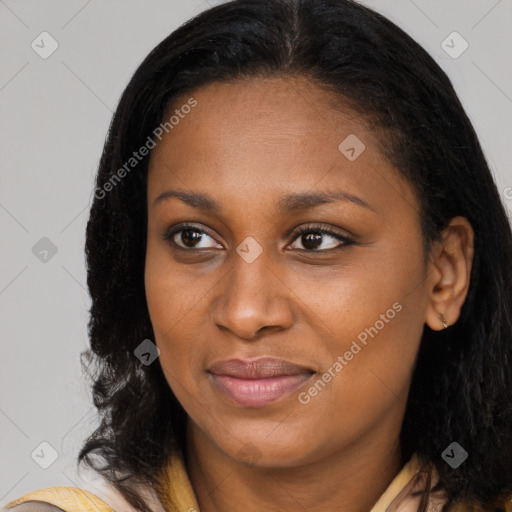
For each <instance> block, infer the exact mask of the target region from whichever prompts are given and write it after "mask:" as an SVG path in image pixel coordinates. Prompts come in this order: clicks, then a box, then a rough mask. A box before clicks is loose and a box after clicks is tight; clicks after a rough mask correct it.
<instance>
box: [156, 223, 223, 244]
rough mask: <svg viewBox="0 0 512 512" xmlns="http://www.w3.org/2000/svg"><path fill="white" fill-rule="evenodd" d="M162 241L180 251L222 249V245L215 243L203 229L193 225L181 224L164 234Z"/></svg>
mask: <svg viewBox="0 0 512 512" xmlns="http://www.w3.org/2000/svg"><path fill="white" fill-rule="evenodd" d="M178 235H179V236H178ZM208 239H210V241H209V240H208ZM164 240H165V241H166V242H167V243H169V244H174V245H176V246H178V247H179V248H181V249H216V248H220V249H222V245H220V244H218V243H217V242H215V240H214V239H213V237H212V236H211V235H209V234H208V233H207V232H206V231H205V230H204V229H199V228H197V227H195V226H194V225H193V224H182V225H181V226H178V227H175V228H174V229H171V230H169V232H167V233H165V235H164ZM212 242H213V243H212ZM201 244H203V245H201Z"/></svg>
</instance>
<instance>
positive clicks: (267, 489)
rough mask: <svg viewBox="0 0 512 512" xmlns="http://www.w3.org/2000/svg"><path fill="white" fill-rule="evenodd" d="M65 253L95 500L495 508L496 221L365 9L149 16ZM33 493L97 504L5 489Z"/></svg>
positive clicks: (499, 291)
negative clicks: (83, 275) (81, 258)
mask: <svg viewBox="0 0 512 512" xmlns="http://www.w3.org/2000/svg"><path fill="white" fill-rule="evenodd" d="M86 254H87V262H88V286H89V290H90V293H91V297H92V308H91V319H90V325H89V329H90V337H91V348H92V353H93V357H92V358H91V359H90V362H91V363H92V362H95V363H96V365H97V366H96V373H95V375H94V379H95V382H94V387H93V391H94V400H95V405H96V406H97V407H98V410H99V413H100V415H101V418H102V423H101V426H100V427H99V428H98V430H97V431H96V432H94V433H93V435H92V436H91V437H90V438H89V439H88V440H87V442H86V443H85V445H84V446H83V448H82V450H81V452H80V455H79V460H80V461H83V462H86V463H88V464H89V465H90V466H92V467H94V468H95V469H96V470H97V471H98V472H99V473H100V474H101V475H103V477H104V478H105V481H108V482H110V483H112V485H113V486H114V489H115V490H116V492H117V498H119V499H121V498H122V499H123V500H124V501H123V508H119V510H128V509H129V510H167V511H187V510H188V511H189V512H191V511H193V510H199V509H200V510H201V511H202V512H217V511H227V510H234V509H235V508H236V509H240V508H243V510H245V511H249V512H253V511H261V510H275V511H282V512H285V511H296V510H308V511H317V510H345V511H350V512H356V511H358V512H359V511H361V512H362V511H370V510H371V511H373V512H384V511H388V512H391V511H398V510H401V511H403V512H406V511H407V512H412V511H432V510H445V511H448V510H449V511H469V510H485V511H496V512H497V511H499V510H507V511H510V510H512V441H511V439H512V436H511V433H512V393H511V390H512V366H511V358H512V343H511V338H512V336H511V334H512V317H511V311H512V292H511V290H512V271H511V261H512V236H511V230H510V225H509V224H508V220H507V216H506V214H505V210H504V207H503V205H502V204H501V202H500V197H499V194H498V192H497V189H496V186H495V183H494V181H493V179H492V176H491V173H490V171H489V168H488V165H487V163H486V161H485V157H484V155H483V152H482V149H481V147H480V144H479V141H478V139H477V136H476V134H475V131H474V129H473V127H472V125H471V123H470V121H469V119H468V117H467V116H466V114H465V112H464V110H463V107H462V106H461V104H460V102H459V100H458V98H457V96H456V93H455V92H454V90H453V87H452V85H451V83H450V81H449V79H448V78H447V76H446V75H445V74H444V73H443V71H442V70H441V69H440V68H439V66H438V65H437V64H436V63H435V62H434V60H433V59H432V58H431V57H430V56H429V55H428V54H427V53H426V52H425V51H424V50H423V49H422V48H421V47H420V46H419V45H418V44H417V43H415V42H414V41H413V40H412V39H411V38H410V37H409V36H407V35H406V34H405V33H404V32H403V31H402V30H400V29H399V28H398V27H396V26H395V25H394V24H392V23H391V22H390V21H388V20H387V19H385V18H383V17H382V16H381V15H379V14H377V13H375V12H373V11H372V10H370V9H368V8H365V7H363V6H361V5H359V4H357V3H355V2H352V1H348V0H295V1H294V0H279V1H275V0H274V1H261V0H236V1H234V2H229V3H226V4H223V5H220V6H217V7H215V8H212V9H210V10H208V11H206V12H204V13H202V14H200V15H199V16H197V17H196V18H194V19H193V20H191V21H189V22H188V23H187V24H185V25H183V26H182V27H180V28H179V29H178V30H176V31H175V32H174V33H173V34H171V35H170V36H169V37H168V38H167V39H165V40H164V41H163V42H162V43H161V44H159V45H158V46H157V47H156V48H155V49H154V50H153V51H152V52H151V53H150V54H149V55H148V57H147V58H146V59H145V61H144V62H143V63H142V65H141V66H140V67H139V69H138V70H137V71H136V73H135V75H134V76H133V78H132V80H131V82H130V83H129V85H128V87H127V88H126V90H125V92H124V94H123V96H122V98H121V101H120V104H119V106H118V109H117V111H116V113H115V116H114V119H113V122H112V125H111V128H110V133H109V136H108V139H107V142H106V145H105V148H104V152H103V156H102V159H101V163H100V168H99V172H98V176H97V181H96V189H95V198H94V202H93V205H92V208H91V213H90V219H89V223H88V226H87V241H86ZM95 455H96V456H100V457H101V463H100V462H99V461H97V460H96V459H95V458H94V456H95ZM80 498H81V499H80ZM73 499H77V500H78V501H77V502H76V503H78V505H77V504H73V503H74V502H72V501H70V500H73ZM37 501H39V504H37V505H35V506H38V507H43V508H44V507H46V509H48V510H52V507H60V509H63V510H89V508H86V506H87V505H89V506H91V503H93V504H94V507H93V508H92V509H94V510H111V508H110V507H109V503H110V505H112V506H114V505H113V503H114V497H113V498H112V501H110V502H108V500H107V503H105V500H100V499H98V497H97V496H95V495H94V493H92V494H90V493H88V492H87V490H83V491H80V490H79V489H69V488H51V489H46V490H40V491H36V492H35V493H32V494H30V495H26V496H24V497H22V498H21V499H20V500H15V501H14V502H11V503H10V504H9V505H8V508H12V509H13V511H14V512H24V511H25V510H29V508H28V507H30V506H32V507H33V506H34V503H35V502H37ZM41 502H46V505H44V504H42V503H41ZM119 503H120V502H119ZM124 505H126V506H125V507H124ZM43 508H41V510H43ZM53 509H54V508H53Z"/></svg>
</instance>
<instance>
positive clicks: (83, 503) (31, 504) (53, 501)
mask: <svg viewBox="0 0 512 512" xmlns="http://www.w3.org/2000/svg"><path fill="white" fill-rule="evenodd" d="M91 508H93V509H94V510H96V511H97V512H115V511H114V509H113V508H111V507H110V505H108V504H107V503H105V501H103V500H102V499H100V498H99V497H98V496H96V495H95V494H93V493H92V492H90V491H87V490H86V489H81V488H79V487H64V486H61V487H46V488H44V489H38V490H36V491H32V492H29V493H27V494H25V495H24V496H21V497H20V498H17V499H15V500H13V501H11V502H9V503H7V505H6V506H5V511H6V512H11V510H12V512H62V511H64V512H68V511H69V512H80V511H82V510H83V511H86V510H87V511H88V510H91Z"/></svg>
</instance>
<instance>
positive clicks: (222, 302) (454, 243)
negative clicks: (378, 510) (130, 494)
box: [145, 77, 473, 512]
mask: <svg viewBox="0 0 512 512" xmlns="http://www.w3.org/2000/svg"><path fill="white" fill-rule="evenodd" d="M190 96H193V97H194V98H195V99H196V100H197V102H198V104H197V106H196V107H195V108H194V109H193V110H192V112H191V113H190V114H189V115H187V116H186V117H185V118H184V119H182V120H181V121H180V123H179V124H178V125H177V126H176V127H175V128H174V129H173V130H172V131H171V132H169V134H167V135H166V136H165V137H164V138H163V139H162V141H161V142H159V143H158V145H157V146H156V148H155V149H154V150H153V151H152V155H151V159H150V165H149V172H148V237H147V256H146V269H145V285H146V296H147V302H148V307H149V312H150V317H151V321H152V324H153V328H154V332H155V341H156V344H157V346H158V348H159V349H160V364H161V365H162V368H163V370H164V373H165V376H166V379H167V381H168V383H169V386H170V387H171V389H172V390H173V392H174V393H175V395H176V396H177V398H178V400H179V401H180V402H181V404H182V405H183V407H184V408H185V410H186V411H187V413H188V416H189V421H188V431H187V435H188V438H187V443H188V450H189V451H188V457H187V460H186V463H187V469H188V472H189V476H190V479H191V482H192V485H193V488H194V491H195V493H196V496H197V499H198V503H199V506H200V508H201V511H202V512H215V511H224V512H225V511H230V510H238V509H239V507H240V503H243V504H244V510H247V511H249V512H252V511H254V512H256V511H258V512H259V511H261V510H268V511H280V512H286V511H296V510H308V511H324V510H343V511H350V512H358V511H361V512H362V511H369V510H370V509H371V508H372V506H373V505H374V504H375V502H376V501H377V500H378V498H379V497H380V496H381V494H382V493H383V492H384V491H385V490H386V488H387V487H388V485H389V484H390V482H391V481H392V479H393V478H394V477H395V475H396V474H397V473H398V471H399V470H400V469H401V467H402V465H403V463H404V462H406V461H403V460H402V457H401V453H400V448H399V443H398V440H399V432H400V427H401V424H402V420H403V415H404V408H405V403H406V400H407V394H408V390H409V386H410V381H411V375H412V371H413V366H414V362H415V358H416V355H417V352H418V348H419V343H420V339H421V334H422V330H423V328H424V324H425V323H427V324H428V325H429V326H430V327H431V328H432V329H435V330H440V329H442V328H443V325H442V322H441V321H440V319H439V317H438V313H439V312H441V313H443V314H444V315H445V317H446V320H447V322H448V324H453V323H454V322H456V321H457V318H458V316H459V313H460V308H461V307H462V304H463V302H464V299H465V297H466V294H467V290H468V286H469V273H470V270H471V262H472V255H473V252H472V251H473V249H472V247H473V231H472V229H471V226H470V224H469V223H468V222H467V220H466V219H464V218H462V217H457V218H455V219H452V222H451V223H450V226H449V227H448V228H446V230H445V231H444V232H443V238H442V243H439V244H436V245H435V246H434V247H433V248H432V252H431V254H429V255H425V254H424V252H423V249H422V234H421V230H420V217H419V206H418V204H419V203H418V200H417V197H416V194H415V192H414V190H413V188H412V187H411V185H410V184H409V183H408V182H407V181H405V180H404V179H403V178H402V177H401V175H400V174H399V173H398V171H397V170H396V169H394V168H393V166H392V165H391V164H390V162H389V161H388V160H387V159H386V158H385V157H384V156H383V155H382V154H381V152H380V151H379V143H378V140H377V137H376V135H375V134H374V133H372V132H371V131H369V129H368V128H367V127H366V126H365V125H364V123H363V122H362V121H361V120H360V119H359V117H358V116H357V115H356V114H355V113H353V112H351V111H350V110H349V109H348V108H345V109H344V108H343V107H339V108H337V109H333V108H332V101H333V98H332V97H328V96H327V95H326V93H325V92H324V91H322V90H321V89H319V88H317V86H315V85H313V84H311V83H309V82H308V81H307V80H306V79H305V78H301V77H286V78H285V77H280V78H272V79H251V80H246V81H238V82H234V83H229V84H228V83H224V84H219V83H214V84H210V85H208V86H205V87H202V88H200V89H198V90H196V91H194V92H193V94H188V95H184V96H182V97H181V98H179V99H178V100H176V101H175V103H174V105H173V108H179V105H181V104H184V103H186V101H187V100H188V98H189V97H190ZM349 134H355V135H356V136H357V137H358V138H359V139H360V140H361V141H363V143H364V144H365V146H366V148H365V150H364V152H363V153H361V154H360V156H359V157H358V158H357V159H355V160H354V161H350V160H348V159H347V158H345V156H344V155H343V154H342V153H341V152H340V150H339V149H338V145H339V144H340V143H341V142H342V141H343V140H344V139H345V138H346V137H347V136H348V135H349ZM171 189H172V190H175V189H181V190H186V191H194V192H201V193H203V194H206V195H208V196H210V197H211V198H212V199H214V200H215V201H217V202H218V203H219V206H220V212H218V213H212V212H207V211H203V210H202V209H200V208H196V207H192V206H190V205H188V204H186V203H185V202H183V201H182V200H180V199H178V198H176V197H171V198H167V199H165V200H162V201H159V202H157V203H156V204H155V200H156V198H157V197H158V196H159V195H160V194H162V193H163V192H166V191H169V190H171ZM325 190H342V191H344V192H345V193H346V194H351V195H353V196H357V197H358V198H360V199H362V200H363V201H365V202H366V203H367V204H368V207H363V206H361V205H360V204H356V203H354V202H351V201H348V200H337V201H334V202H332V203H326V204H322V205H317V206H314V207H310V208H308V209H304V210H299V211H294V212H291V213H288V214H283V213H280V212H278V210H277V202H278V200H279V198H280V197H281V196H283V195H285V194H291V193H302V192H319V191H325ZM183 222H193V223H194V224H196V228H195V229H197V228H199V229H204V230H206V234H203V237H202V238H201V239H200V240H197V241H195V242H193V241H192V242H190V240H191V235H192V236H193V235H196V236H198V234H197V233H195V231H194V230H192V232H190V231H186V232H185V233H184V232H181V233H178V234H177V235H175V236H174V237H173V240H174V241H175V242H176V244H177V245H179V244H181V245H184V246H185V248H184V249H182V250H179V248H177V247H176V245H175V246H173V244H172V242H169V241H165V239H164V236H165V233H166V230H168V229H169V228H170V227H172V226H176V225H178V224H179V223H183ZM311 223H320V224H322V226H325V227H330V228H332V229H334V230H335V231H336V232H339V233H340V234H341V235H345V236H348V237H349V238H352V240H353V241H354V243H353V244H350V245H344V243H343V242H341V241H340V240H337V239H336V238H333V237H332V236H331V235H322V238H321V239H320V242H319V247H318V248H316V249H315V248H314V247H313V249H311V244H310V245H309V246H308V245H307V244H308V242H307V240H305V236H300V235H298V236H296V235H295V234H294V233H295V232H296V229H297V228H298V227H300V226H303V225H309V224H311ZM185 229H186V228H185ZM311 232H313V233H315V229H312V230H311V231H309V233H311ZM183 235H185V241H184V240H183V238H182V237H183ZM305 235H307V233H306V234H305ZM187 237H188V238H187ZM246 237H253V238H254V239H255V240H256V241H257V243H258V244H259V246H260V247H261V248H262V253H261V254H260V255H259V256H258V257H257V258H256V259H255V260H254V261H252V262H251V263H248V262H247V261H245V260H244V259H243V258H242V257H240V256H239V254H238V253H237V252H236V248H237V247H238V246H239V245H240V244H241V243H242V242H243V241H244V240H245V239H246ZM192 240H193V239H192ZM187 241H188V245H185V244H186V243H187ZM194 244H195V245H194ZM196 246H199V248H194V247H196ZM308 247H309V249H308ZM335 247H340V248H339V249H334V248H335ZM427 256H428V257H427ZM395 303H399V304H400V305H401V307H402V308H401V310H400V312H398V313H396V315H395V316H394V318H393V319H391V320H389V321H388V322H386V323H385V325H384V327H383V328H381V329H380V330H379V331H378V334H377V335H375V336H374V337H373V338H370V337H368V342H367V345H366V346H363V348H362V350H361V351H360V352H359V353H357V354H356V355H355V356H354V357H353V359H352V360H350V361H349V362H348V364H347V365H346V366H344V368H343V370H342V371H341V372H339V373H338V374H336V376H335V377H334V378H332V380H331V381H330V382H329V383H328V384H327V385H326V386H325V387H324V388H323V389H322V390H321V391H320V392H318V394H317V395H316V396H314V397H312V398H311V401H310V402H309V403H307V404H302V403H300V402H299V400H298V393H299V392H304V391H307V390H308V389H309V388H310V387H311V385H312V384H313V383H314V382H316V380H318V378H319V377H321V376H322V374H324V373H325V372H327V371H328V369H329V368H332V366H333V363H334V362H335V361H336V360H337V357H338V356H340V355H342V356H343V354H344V353H345V352H346V351H348V350H349V349H350V346H351V343H352V342H353V341H354V340H356V339H357V336H358V335H359V334H360V333H361V332H362V331H364V330H365V328H368V327H370V326H374V325H375V323H376V321H377V320H379V319H380V318H381V316H380V315H382V314H385V313H386V311H387V310H389V309H390V308H392V305H393V304H395ZM263 356H270V357H277V358H282V359H286V360H288V361H291V362H293V363H295V364H299V365H302V366H306V367H308V368H310V369H312V370H313V371H314V372H315V374H314V375H313V377H312V379H311V380H310V381H308V382H307V383H305V384H304V385H303V386H302V387H301V388H300V389H299V390H297V391H296V392H293V393H290V394H288V395H285V396H283V397H281V398H279V399H278V400H277V401H274V402H272V403H270V404H267V405H265V406H262V407H257V408H254V407H253V408H251V407H243V406H240V405H238V404H233V403H232V402H231V401H230V400H228V399H227V397H226V396H225V395H223V394H222V393H220V392H219V391H218V390H217V388H216V387H215V386H214V385H213V384H212V380H211V378H210V376H209V374H208V373H207V371H206V370H207V368H209V366H210V365H211V364H212V363H213V362H217V361H220V360H226V359H230V358H241V359H256V358H259V357H263Z"/></svg>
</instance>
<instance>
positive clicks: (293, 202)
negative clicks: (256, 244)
mask: <svg viewBox="0 0 512 512" xmlns="http://www.w3.org/2000/svg"><path fill="white" fill-rule="evenodd" d="M171 197H176V198H177V199H180V200H181V201H183V202H184V203H186V204H188V205H189V206H192V207H193V208H199V209H201V210H204V211H207V212H211V213H215V214H220V213H221V211H222V207H221V206H220V204H219V203H218V202H217V201H215V200H214V199H213V198H211V197H209V196H207V195H206V194H202V193H200V192H191V191H185V190H167V191H166V192H162V193H161V194H160V195H159V196H158V197H157V198H156V199H155V201H154V202H153V205H154V206H156V205H157V204H159V203H161V202H163V201H165V200H166V199H169V198H171ZM339 201H348V202H351V203H354V204H356V205H358V206H361V207H363V208H367V209H369V210H372V211H374V212H375V210H374V209H373V208H372V207H371V206H370V205H369V204H368V203H367V202H366V201H364V200H363V199H361V198H360V197H357V196H355V195H353V194H348V193H347V192H344V191H342V190H326V191H322V192H300V193H294V194H288V195H286V196H282V197H281V198H280V199H279V200H278V202H277V211H278V213H279V214H280V215H286V214H289V213H293V212H297V211H300V210H307V209H309V208H314V207H315V206H320V205H323V204H327V203H334V202H339Z"/></svg>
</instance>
